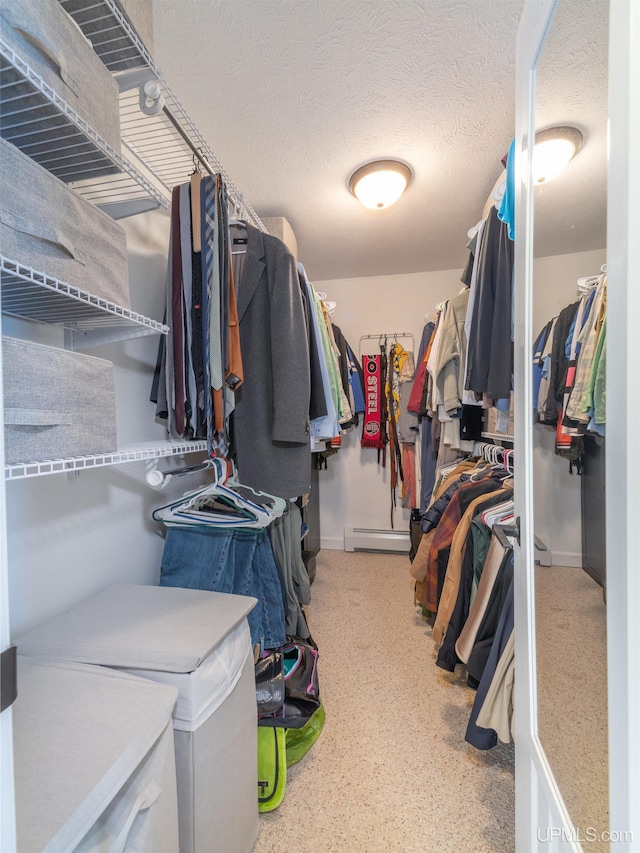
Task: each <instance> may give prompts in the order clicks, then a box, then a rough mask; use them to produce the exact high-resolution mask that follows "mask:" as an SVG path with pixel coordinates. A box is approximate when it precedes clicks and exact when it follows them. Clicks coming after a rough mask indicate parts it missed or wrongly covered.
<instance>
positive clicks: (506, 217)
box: [498, 139, 516, 240]
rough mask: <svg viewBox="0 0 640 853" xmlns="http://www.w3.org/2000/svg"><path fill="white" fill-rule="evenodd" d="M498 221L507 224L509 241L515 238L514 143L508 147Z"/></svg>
mask: <svg viewBox="0 0 640 853" xmlns="http://www.w3.org/2000/svg"><path fill="white" fill-rule="evenodd" d="M498 219H500V220H501V222H506V223H507V226H508V227H507V232H508V234H509V239H510V240H515V237H516V224H515V223H516V141H515V139H514V140H513V141H512V142H511V145H510V146H509V153H508V155H507V186H506V189H505V191H504V195H503V196H502V204H501V205H500V210H499V211H498Z"/></svg>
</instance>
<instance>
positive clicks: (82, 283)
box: [0, 139, 129, 308]
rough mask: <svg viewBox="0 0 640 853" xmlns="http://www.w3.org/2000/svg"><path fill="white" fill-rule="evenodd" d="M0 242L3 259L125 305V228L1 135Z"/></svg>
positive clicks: (126, 303)
mask: <svg viewBox="0 0 640 853" xmlns="http://www.w3.org/2000/svg"><path fill="white" fill-rule="evenodd" d="M0 247H1V251H2V254H3V255H4V256H5V257H6V258H10V259H11V260H13V261H18V262H19V263H21V264H25V265H26V266H29V267H32V268H33V269H36V270H38V271H39V272H43V273H47V275H50V276H54V277H55V278H58V279H60V280H61V281H66V282H67V283H68V284H72V285H74V287H78V288H80V289H81V290H86V291H88V292H89V293H92V294H93V295H94V296H99V297H101V298H102V299H108V300H110V301H111V302H115V303H116V304H117V305H121V306H122V307H123V308H129V266H128V257H127V240H126V237H125V233H124V231H123V229H122V228H121V227H120V226H119V225H118V224H117V223H115V222H114V221H113V219H111V218H110V217H109V216H107V215H106V213H103V212H102V211H101V210H98V208H97V207H94V205H92V204H89V203H88V202H86V201H83V199H81V198H80V196H79V195H78V194H77V193H75V192H74V191H73V190H71V189H69V187H67V186H66V185H65V184H64V183H63V182H62V181H59V180H58V179H57V178H55V177H54V176H53V175H51V174H50V173H49V172H47V171H46V169H43V168H42V167H41V166H38V164H37V163H35V162H34V161H33V160H31V159H30V158H29V157H26V156H25V155H24V154H23V153H22V152H21V151H18V149H17V148H16V147H15V146H14V145H11V144H10V143H8V142H6V141H5V140H3V139H0Z"/></svg>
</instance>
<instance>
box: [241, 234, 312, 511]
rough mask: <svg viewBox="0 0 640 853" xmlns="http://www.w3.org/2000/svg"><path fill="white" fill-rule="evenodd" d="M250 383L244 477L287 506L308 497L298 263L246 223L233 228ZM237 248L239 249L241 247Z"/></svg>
mask: <svg viewBox="0 0 640 853" xmlns="http://www.w3.org/2000/svg"><path fill="white" fill-rule="evenodd" d="M231 236H232V239H233V240H246V243H244V244H240V245H246V253H240V254H233V255H232V262H233V275H234V282H235V285H236V292H237V300H238V320H239V324H240V344H241V348H242V359H243V364H244V373H245V378H244V382H243V384H242V386H241V387H240V388H239V389H238V390H237V392H236V408H235V412H234V416H233V417H234V436H235V447H236V454H237V462H238V471H239V475H240V476H241V478H242V481H243V482H244V483H245V484H246V485H248V486H251V487H253V488H255V489H259V490H261V491H265V492H269V493H271V494H273V495H278V496H280V497H284V498H291V497H296V496H298V495H303V494H306V493H307V492H308V491H309V487H310V480H311V456H310V449H309V433H310V426H309V399H310V367H309V363H310V362H309V345H308V341H307V335H306V331H305V329H306V323H305V318H304V310H303V305H302V296H301V294H300V284H299V280H298V274H297V270H296V265H295V261H294V259H293V256H292V255H291V254H290V252H289V251H288V249H287V248H286V246H285V245H284V243H282V241H281V240H278V239H277V238H276V237H272V236H271V235H269V234H264V233H263V232H262V231H259V230H258V229H257V228H254V227H253V226H252V225H250V224H248V223H239V224H234V225H232V226H231ZM236 245H238V244H236Z"/></svg>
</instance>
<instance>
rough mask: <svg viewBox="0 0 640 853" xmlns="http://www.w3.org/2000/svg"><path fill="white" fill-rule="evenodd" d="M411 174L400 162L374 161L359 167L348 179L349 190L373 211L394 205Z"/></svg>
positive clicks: (406, 185) (408, 182)
mask: <svg viewBox="0 0 640 853" xmlns="http://www.w3.org/2000/svg"><path fill="white" fill-rule="evenodd" d="M412 177H413V173H412V171H411V169H410V167H409V166H407V164H406V163H402V162H400V160H374V161H373V163H366V164H365V165H364V166H360V168H359V169H356V170H355V172H354V173H353V174H352V175H351V177H350V178H349V190H350V191H351V192H352V193H353V195H354V196H355V197H356V198H357V199H358V200H359V201H361V202H362V204H364V206H365V207H370V208H372V209H373V210H381V209H382V208H383V207H389V206H390V205H392V204H395V202H396V201H398V199H399V198H400V196H401V195H402V193H403V192H404V191H405V190H406V188H407V187H408V186H409V184H410V183H411V179H412Z"/></svg>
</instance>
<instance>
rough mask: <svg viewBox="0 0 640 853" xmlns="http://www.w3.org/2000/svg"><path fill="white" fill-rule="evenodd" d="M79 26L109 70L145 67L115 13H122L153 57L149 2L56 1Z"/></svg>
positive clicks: (127, 0)
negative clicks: (113, 9) (113, 8)
mask: <svg viewBox="0 0 640 853" xmlns="http://www.w3.org/2000/svg"><path fill="white" fill-rule="evenodd" d="M60 3H61V4H62V5H63V7H64V8H65V9H66V10H67V12H68V13H69V14H70V15H72V16H73V18H74V20H75V21H77V23H78V24H79V25H80V27H82V32H83V33H84V34H85V35H86V36H87V38H88V39H89V40H90V41H91V43H92V44H93V48H94V50H95V52H96V53H97V54H98V56H99V57H100V59H101V60H102V61H103V62H104V64H105V65H106V66H107V68H108V69H109V70H110V71H113V72H116V71H126V70H127V69H130V68H140V67H144V66H145V65H146V63H145V60H144V59H143V58H142V56H141V54H140V52H139V50H138V48H137V47H136V45H135V43H134V42H133V41H132V40H131V39H130V38H129V36H128V35H127V34H126V32H125V30H124V28H123V27H122V25H121V23H120V21H119V20H118V16H117V14H114V12H113V11H112V7H115V9H116V12H120V13H123V14H124V17H125V18H128V19H129V22H130V23H131V24H132V25H133V29H134V30H135V31H136V34H137V35H138V37H139V39H140V41H142V43H143V44H144V46H145V47H146V49H147V51H148V53H149V54H151V56H153V16H152V0H111V2H107V0H92V2H91V3H87V2H86V0H60Z"/></svg>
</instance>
